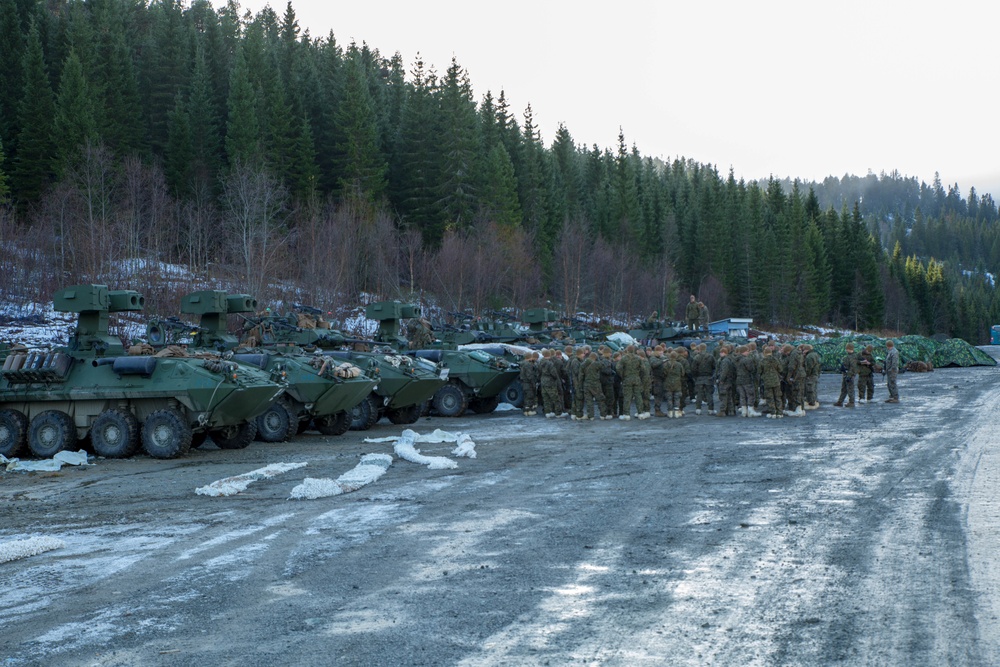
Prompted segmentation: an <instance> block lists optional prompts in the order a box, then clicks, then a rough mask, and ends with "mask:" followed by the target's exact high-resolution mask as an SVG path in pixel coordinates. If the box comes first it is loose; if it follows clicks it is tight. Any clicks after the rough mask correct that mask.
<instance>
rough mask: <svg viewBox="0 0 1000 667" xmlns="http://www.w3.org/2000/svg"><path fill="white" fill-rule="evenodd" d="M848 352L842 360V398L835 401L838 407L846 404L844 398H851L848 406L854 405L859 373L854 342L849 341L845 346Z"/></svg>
mask: <svg viewBox="0 0 1000 667" xmlns="http://www.w3.org/2000/svg"><path fill="white" fill-rule="evenodd" d="M844 351H845V352H846V354H845V355H844V358H843V359H841V360H840V398H838V399H837V402H836V403H834V405H836V406H837V407H838V408H839V407H842V406H844V398H850V400H849V401H848V403H847V406H846V407H849V408H853V407H854V378H855V377H856V376H857V374H858V355H857V354H855V352H854V343H848V344H847V346H846V347H845V348H844Z"/></svg>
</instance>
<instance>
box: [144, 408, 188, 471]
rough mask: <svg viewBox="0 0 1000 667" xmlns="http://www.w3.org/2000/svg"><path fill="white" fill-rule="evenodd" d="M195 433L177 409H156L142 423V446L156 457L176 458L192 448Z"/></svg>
mask: <svg viewBox="0 0 1000 667" xmlns="http://www.w3.org/2000/svg"><path fill="white" fill-rule="evenodd" d="M192 438H193V434H192V433H191V427H190V426H188V423H187V421H186V420H185V419H184V417H183V416H182V415H181V413H179V412H178V411H177V410H172V409H170V408H166V409H163V410H154V411H153V412H151V413H149V416H147V417H146V421H144V422H143V423H142V448H143V449H144V450H145V451H146V453H147V454H149V455H150V456H152V457H153V458H154V459H175V458H177V457H178V456H184V455H185V454H187V453H188V450H190V449H191V440H192Z"/></svg>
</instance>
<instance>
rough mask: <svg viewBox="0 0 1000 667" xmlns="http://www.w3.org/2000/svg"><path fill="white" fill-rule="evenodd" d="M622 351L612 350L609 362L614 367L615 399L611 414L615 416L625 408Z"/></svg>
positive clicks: (619, 414) (620, 413)
mask: <svg viewBox="0 0 1000 667" xmlns="http://www.w3.org/2000/svg"><path fill="white" fill-rule="evenodd" d="M621 362H622V352H620V351H619V352H613V353H612V354H611V364H612V365H613V366H614V369H615V400H614V410H613V411H612V412H611V414H613V415H615V416H616V417H621V415H622V414H623V412H624V410H625V389H624V387H623V386H622V367H621Z"/></svg>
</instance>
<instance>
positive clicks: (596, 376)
mask: <svg viewBox="0 0 1000 667" xmlns="http://www.w3.org/2000/svg"><path fill="white" fill-rule="evenodd" d="M595 357H596V355H594V354H591V355H590V357H588V358H587V359H586V360H584V362H583V364H582V365H581V366H580V378H581V379H582V381H583V419H593V417H591V416H590V410H591V407H593V409H594V412H595V413H596V415H597V416H598V417H600V418H601V419H603V418H604V415H605V411H604V394H603V393H602V392H601V384H602V383H601V375H602V373H601V371H602V369H603V364H602V363H601V361H600V360H599V359H597V358H595Z"/></svg>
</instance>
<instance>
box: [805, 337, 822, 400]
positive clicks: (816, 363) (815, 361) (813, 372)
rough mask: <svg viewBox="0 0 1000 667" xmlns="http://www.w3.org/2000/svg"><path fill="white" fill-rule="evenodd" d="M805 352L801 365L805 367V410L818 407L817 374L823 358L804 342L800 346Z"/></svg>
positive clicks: (818, 374)
mask: <svg viewBox="0 0 1000 667" xmlns="http://www.w3.org/2000/svg"><path fill="white" fill-rule="evenodd" d="M802 348H803V349H802V351H803V353H805V355H806V356H805V359H804V361H803V365H804V366H805V369H806V406H805V407H806V410H815V409H816V408H818V407H819V376H820V373H822V372H823V360H822V359H821V358H820V356H819V352H817V351H816V350H814V349H813V346H812V345H810V344H809V343H806V344H805V345H803V346H802Z"/></svg>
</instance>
